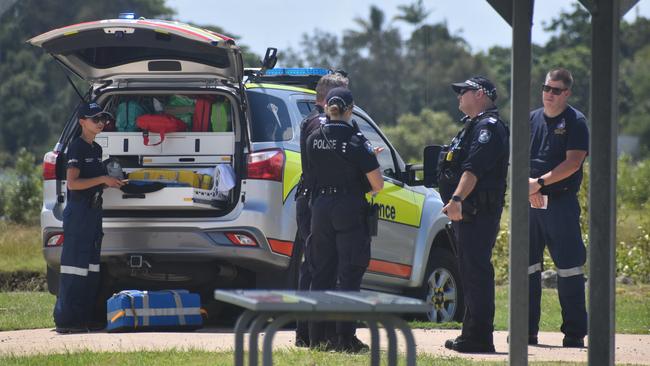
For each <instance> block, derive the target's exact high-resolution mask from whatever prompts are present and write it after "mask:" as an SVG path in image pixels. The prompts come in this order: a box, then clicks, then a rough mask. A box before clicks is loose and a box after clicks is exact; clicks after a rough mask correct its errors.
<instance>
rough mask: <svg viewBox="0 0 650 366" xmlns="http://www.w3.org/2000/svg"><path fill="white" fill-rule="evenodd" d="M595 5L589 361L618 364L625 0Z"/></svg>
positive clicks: (603, 0) (596, 1)
mask: <svg viewBox="0 0 650 366" xmlns="http://www.w3.org/2000/svg"><path fill="white" fill-rule="evenodd" d="M592 5H593V6H592V8H591V9H590V10H591V24H592V37H591V45H592V48H591V70H592V71H591V103H590V104H591V113H590V118H591V144H590V146H591V148H590V149H589V150H590V151H589V154H590V155H591V164H590V169H589V172H590V182H589V193H590V194H589V365H614V333H615V329H616V328H615V313H616V312H615V307H614V305H615V298H616V292H615V285H614V279H615V255H616V246H615V243H616V240H615V239H616V138H617V136H618V131H617V126H618V119H617V117H618V116H617V114H618V111H617V106H616V101H617V93H616V91H617V86H618V50H619V43H618V41H619V33H618V32H619V20H620V13H619V11H620V3H619V0H594V1H593V2H592Z"/></svg>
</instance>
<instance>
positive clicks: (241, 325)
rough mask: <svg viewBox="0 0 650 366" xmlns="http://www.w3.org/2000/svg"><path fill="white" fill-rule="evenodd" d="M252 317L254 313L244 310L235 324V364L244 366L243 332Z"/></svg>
mask: <svg viewBox="0 0 650 366" xmlns="http://www.w3.org/2000/svg"><path fill="white" fill-rule="evenodd" d="M254 318H255V313H254V312H252V311H250V310H246V311H244V312H243V313H242V314H241V315H240V316H239V319H237V323H236V324H235V366H244V333H246V329H247V328H248V325H249V323H250V322H251V320H253V319H254Z"/></svg>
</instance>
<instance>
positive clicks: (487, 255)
mask: <svg viewBox="0 0 650 366" xmlns="http://www.w3.org/2000/svg"><path fill="white" fill-rule="evenodd" d="M452 88H453V89H454V91H455V92H456V93H457V94H458V101H459V107H458V108H459V109H460V110H461V111H462V112H463V113H465V114H466V116H465V117H464V119H463V120H464V127H463V129H462V130H461V131H460V132H459V133H458V135H456V137H455V138H454V139H453V140H452V143H451V145H450V146H448V147H446V148H445V149H443V152H442V153H441V159H440V162H439V172H440V175H439V178H438V180H439V188H440V194H441V196H442V199H443V202H447V203H446V205H445V206H444V207H443V212H445V213H446V214H447V216H449V218H450V219H451V221H452V226H453V228H454V233H455V235H456V241H457V248H458V250H457V255H458V263H459V270H460V277H461V280H462V283H463V289H464V300H465V317H464V318H463V329H462V332H461V335H460V336H459V337H457V338H456V339H453V340H448V341H447V342H445V347H446V348H449V349H452V350H455V351H457V352H494V342H493V338H492V332H493V330H494V325H493V323H494V268H493V267H492V263H491V261H490V259H491V257H492V248H493V247H494V244H495V242H496V237H497V234H498V231H499V220H500V219H501V212H502V211H503V204H504V195H505V190H506V175H507V172H508V158H509V141H508V139H509V131H508V128H507V126H506V125H505V124H504V123H503V121H501V119H500V117H499V112H498V111H497V109H496V107H495V105H494V100H495V99H496V97H497V94H496V88H495V87H494V84H492V82H490V81H489V80H488V79H486V78H484V77H481V76H477V77H473V78H471V79H468V80H466V81H464V82H462V83H456V84H452Z"/></svg>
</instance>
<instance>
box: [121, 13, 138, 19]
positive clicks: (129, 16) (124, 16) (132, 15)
mask: <svg viewBox="0 0 650 366" xmlns="http://www.w3.org/2000/svg"><path fill="white" fill-rule="evenodd" d="M117 18H118V19H135V13H120V15H118V16H117Z"/></svg>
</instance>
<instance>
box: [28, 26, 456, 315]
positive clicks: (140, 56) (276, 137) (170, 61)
mask: <svg viewBox="0 0 650 366" xmlns="http://www.w3.org/2000/svg"><path fill="white" fill-rule="evenodd" d="M29 42H30V43H31V44H33V45H35V46H39V47H42V48H43V49H44V50H45V51H47V52H48V53H50V54H51V55H52V56H53V57H54V58H55V59H56V60H57V61H58V62H60V63H62V64H63V65H64V66H65V67H66V68H67V69H68V70H69V71H70V72H72V73H74V74H76V75H77V76H79V77H81V78H83V79H84V80H86V81H87V82H88V83H89V85H90V90H89V92H88V94H87V95H86V98H87V99H90V100H95V101H97V102H98V103H99V104H100V105H102V106H103V107H104V108H105V109H107V110H109V111H111V112H112V113H114V115H115V114H117V112H118V109H119V108H120V103H124V102H125V101H126V102H127V108H128V101H130V100H136V101H138V102H139V103H140V104H142V105H146V106H148V108H149V110H150V113H154V114H155V113H160V112H170V111H174V109H173V108H171V107H170V106H169V105H168V104H169V103H171V102H170V100H171V99H177V100H178V99H179V98H180V99H184V100H185V101H187V100H190V103H191V101H194V103H195V104H194V108H196V107H197V104H198V102H197V101H198V100H199V99H201V98H203V99H206V98H207V99H209V100H217V99H218V100H220V101H222V103H221V106H222V108H224V107H223V106H227V107H225V108H226V109H222V111H225V112H223V113H225V115H227V117H228V118H227V128H221V129H219V130H216V129H214V128H209V129H207V130H201V131H196V130H194V131H192V132H171V133H167V134H166V136H165V139H164V141H162V142H161V143H160V144H157V145H154V144H156V143H158V142H160V141H161V138H160V136H159V135H158V134H156V133H153V132H147V131H141V130H138V129H136V130H114V131H110V130H106V131H104V132H102V133H100V134H99V135H97V138H96V142H98V143H99V144H100V145H101V146H102V148H103V154H104V156H103V158H104V159H105V160H106V161H107V162H111V164H112V165H115V164H117V165H115V166H118V167H119V169H120V170H121V173H122V174H124V176H125V177H126V176H129V177H135V176H137V177H140V178H142V177H143V176H145V177H146V175H144V174H145V173H143V172H149V173H151V174H154V173H155V172H158V173H160V172H161V171H162V172H163V173H164V174H170V172H172V173H173V174H176V176H179V175H181V174H184V175H185V176H189V177H190V178H189V180H190V181H191V180H192V179H199V180H200V179H202V178H201V177H205V176H209V177H211V179H208V183H205V184H204V183H198V184H193V183H192V182H190V183H187V180H186V181H185V182H183V183H182V184H164V186H163V187H162V188H161V187H158V189H157V190H154V191H151V192H139V193H138V192H136V193H133V192H122V191H120V190H117V189H112V188H109V189H107V190H105V192H104V224H103V227H104V234H105V236H104V239H103V244H102V256H101V266H102V271H101V272H102V274H103V281H104V282H103V283H104V288H105V290H106V294H110V293H112V292H113V291H117V290H120V289H123V288H148V289H156V288H170V287H174V288H179V287H184V288H188V289H191V290H194V291H198V292H199V293H201V295H202V296H204V298H203V300H204V302H205V301H207V300H209V299H210V296H211V294H212V291H213V290H214V288H217V287H219V288H227V287H239V288H241V287H245V288H259V287H266V288H270V287H276V288H278V287H285V288H286V287H288V286H293V285H294V284H295V281H296V275H297V270H296V269H297V267H298V265H299V263H300V261H301V259H302V253H298V252H297V251H295V250H294V247H293V240H294V237H295V233H296V224H295V205H294V199H293V197H294V194H295V188H296V184H297V182H298V179H299V177H300V169H301V168H300V148H299V131H300V129H299V124H300V121H301V120H302V119H303V117H304V116H306V115H307V114H308V113H309V112H310V111H311V109H313V108H314V97H315V93H314V91H313V90H311V89H308V88H303V87H299V86H295V85H290V84H292V83H293V82H294V81H296V80H302V79H301V78H303V77H304V76H305V74H310V75H311V77H312V78H313V77H314V74H316V75H315V79H313V80H317V77H318V75H322V74H323V72H325V71H323V70H315V69H311V70H304V69H303V70H293V69H292V70H289V69H287V70H283V69H280V70H269V72H268V73H267V75H266V76H263V77H261V78H258V79H256V80H253V82H247V83H244V69H243V62H242V56H241V51H240V49H239V48H238V47H237V46H236V45H235V42H234V41H233V40H232V39H230V38H228V37H225V36H222V35H219V34H216V33H213V32H211V31H207V30H203V29H197V28H194V27H192V26H189V25H186V24H182V23H177V22H169V21H161V20H146V19H110V20H102V21H94V22H87V23H81V24H76V25H71V26H68V27H64V28H60V29H55V30H52V31H50V32H47V33H45V34H42V35H40V36H37V37H34V38H32V39H31V40H29ZM308 76H309V75H308ZM166 103H167V104H166ZM168 107H169V108H168ZM180 109H182V108H180ZM178 111H179V109H176V110H175V112H178ZM184 112H185V113H186V114H188V115H190V117H188V118H190V119H191V118H193V117H192V116H193V114H196V113H198V112H197V111H196V110H195V109H192V104H190V105H189V107H188V106H186V108H185V110H184ZM212 113H214V108H213V109H212ZM223 113H222V114H223ZM354 118H355V120H356V121H357V123H358V124H359V126H360V128H361V130H362V132H363V133H364V134H365V135H366V137H368V138H369V139H370V140H371V142H372V143H373V144H374V145H375V146H382V147H384V151H383V152H382V153H381V154H380V155H379V156H378V158H379V162H380V165H381V169H382V172H383V175H384V179H385V189H384V190H383V191H382V193H381V194H379V195H378V196H377V197H376V198H375V202H376V203H378V204H379V206H380V219H381V220H380V225H379V235H378V236H377V237H374V238H373V241H372V256H371V257H372V259H371V263H370V266H369V268H368V271H367V273H366V275H365V276H364V280H363V285H362V286H363V287H365V288H370V289H375V290H381V291H386V292H393V293H405V294H410V295H412V296H417V297H420V298H423V299H426V300H427V301H429V302H430V303H431V304H432V310H431V312H430V314H429V317H430V318H431V319H432V320H435V321H448V320H452V319H456V320H460V319H461V318H462V313H463V311H462V309H463V305H462V287H461V283H460V278H459V276H458V271H457V264H456V257H455V255H454V253H455V244H454V240H453V239H452V238H453V235H452V233H451V231H450V229H449V226H448V223H449V221H448V219H447V217H446V216H445V215H443V214H441V208H442V202H441V201H440V196H439V195H438V193H437V192H436V191H435V190H433V189H430V188H425V187H423V186H422V182H421V181H417V180H416V179H415V171H414V170H415V169H414V168H413V167H412V166H410V165H408V164H405V163H404V161H403V160H402V159H401V158H400V156H399V154H398V152H397V151H396V150H395V149H394V148H393V147H392V146H391V144H390V143H389V141H388V140H387V139H386V137H385V136H384V135H383V134H382V132H381V131H380V130H379V128H378V127H377V125H376V124H375V123H374V122H373V121H372V119H371V118H370V117H369V116H368V115H367V114H366V113H365V112H363V110H361V109H359V108H355V115H354ZM77 120H78V116H77V113H76V111H74V112H73V113H72V115H71V117H70V119H69V120H68V121H65V124H64V126H63V130H62V133H61V136H60V138H59V140H58V143H57V144H56V146H55V147H54V149H53V150H52V151H51V152H49V153H47V154H46V155H45V157H44V161H43V178H44V200H43V210H42V212H41V226H42V229H43V243H44V247H43V253H44V255H45V259H46V262H47V278H48V286H49V288H50V291H51V292H52V293H56V292H57V287H58V273H59V272H58V271H59V265H60V255H61V245H62V244H63V242H64V238H63V229H62V221H61V219H62V212H63V207H64V206H65V203H66V188H65V187H66V185H65V163H64V162H65V158H64V157H65V153H66V148H67V146H68V143H69V142H70V141H71V139H72V138H73V137H74V136H76V135H78V134H79V126H78V123H77ZM188 129H189V127H188ZM145 135H147V136H146V137H147V138H149V145H154V146H148V145H145V144H144V137H145ZM224 171H228V172H230V173H231V174H232V178H234V179H233V182H234V183H233V184H234V187H230V189H229V190H228V191H218V190H217V187H218V186H219V182H220V180H221V179H223V177H221V176H220V175H219V174H218V173H217V172H220V174H223V172H224ZM152 172H154V173H152ZM163 173H161V174H163ZM154 175H155V174H154ZM196 177H199V178H196ZM158 178H160V177H158ZM167 183H169V182H167ZM172 183H174V182H172ZM175 183H179V182H175Z"/></svg>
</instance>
